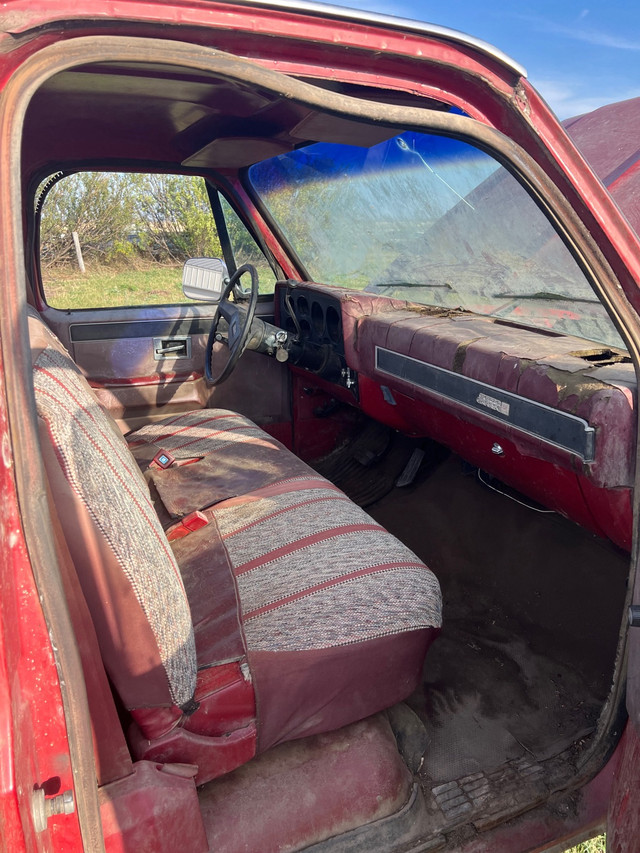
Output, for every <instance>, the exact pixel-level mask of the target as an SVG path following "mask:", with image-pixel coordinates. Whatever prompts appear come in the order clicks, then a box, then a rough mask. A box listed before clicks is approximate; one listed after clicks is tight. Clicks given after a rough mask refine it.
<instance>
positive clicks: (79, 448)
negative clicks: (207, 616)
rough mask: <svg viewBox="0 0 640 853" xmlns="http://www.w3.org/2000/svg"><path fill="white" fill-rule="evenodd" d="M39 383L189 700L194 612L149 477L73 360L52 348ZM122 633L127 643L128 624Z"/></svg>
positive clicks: (42, 407) (84, 492)
mask: <svg viewBox="0 0 640 853" xmlns="http://www.w3.org/2000/svg"><path fill="white" fill-rule="evenodd" d="M34 387H35V393H36V405H37V409H38V414H39V415H40V417H41V418H43V420H44V421H45V422H46V424H47V427H48V431H49V435H50V437H51V441H52V443H53V447H54V450H55V453H56V455H57V458H58V461H59V463H60V466H61V468H62V469H63V471H64V474H65V476H66V478H67V481H68V482H69V484H70V486H71V488H72V490H73V491H74V493H75V494H76V495H77V496H78V497H79V498H80V500H81V501H82V503H83V504H84V506H85V507H86V509H87V511H88V513H89V515H90V516H91V518H92V520H93V523H94V524H95V526H96V527H97V528H98V530H99V531H100V532H101V534H102V536H103V537H104V538H105V540H106V541H107V542H108V543H109V546H110V547H111V549H112V551H113V553H114V555H115V557H116V559H117V562H118V564H119V566H120V568H121V570H122V572H123V573H124V575H125V576H126V578H127V580H128V582H129V584H130V585H131V587H132V589H133V591H134V593H135V597H136V599H137V601H138V604H139V606H140V608H141V609H142V610H143V611H144V614H145V616H146V619H147V620H148V622H149V625H150V626H151V628H152V631H153V634H154V636H155V638H156V641H157V645H158V650H159V652H160V660H161V662H162V666H163V667H164V669H165V672H166V675H167V680H168V683H169V686H170V691H171V697H172V699H173V701H174V702H175V703H176V704H177V705H181V704H184V703H185V702H187V701H189V699H190V698H191V697H192V696H193V692H194V690H195V682H196V653H195V642H194V637H193V629H192V625H191V614H190V611H189V604H188V601H187V597H186V594H185V591H184V587H183V584H182V579H181V576H180V572H179V570H178V566H177V564H176V561H175V558H174V556H173V553H172V551H171V548H170V546H169V543H168V541H167V538H166V536H165V534H164V532H163V530H162V528H161V527H160V524H159V522H158V519H157V516H156V514H155V512H154V510H153V507H152V505H151V502H150V500H149V496H148V493H147V492H146V490H145V485H144V481H143V480H142V479H141V477H140V473H139V471H138V469H137V467H136V466H135V465H134V464H133V460H132V459H131V456H130V454H129V452H128V450H127V447H126V444H125V442H124V441H123V440H118V437H117V436H116V433H115V431H114V430H113V429H112V428H111V426H110V424H109V422H108V419H107V417H106V415H105V414H104V412H103V411H102V409H101V408H100V406H99V405H98V403H97V402H96V400H95V397H94V396H93V394H92V393H91V389H90V388H89V386H88V384H87V382H86V380H85V379H84V377H83V376H82V375H81V373H80V372H79V371H78V369H77V368H76V367H75V365H74V364H73V362H72V361H71V359H70V358H68V357H67V356H65V355H64V354H63V353H62V352H60V351H58V350H57V349H53V348H51V347H47V348H45V349H44V350H43V351H42V352H41V353H40V355H39V356H38V358H37V359H36V362H35V365H34ZM104 606H105V607H110V606H112V603H111V602H107V601H105V602H104ZM111 621H112V623H114V622H115V623H117V622H118V620H117V618H116V619H112V620H111ZM121 631H122V634H121V638H120V639H121V642H122V643H123V644H124V645H126V644H127V635H126V626H122V628H121Z"/></svg>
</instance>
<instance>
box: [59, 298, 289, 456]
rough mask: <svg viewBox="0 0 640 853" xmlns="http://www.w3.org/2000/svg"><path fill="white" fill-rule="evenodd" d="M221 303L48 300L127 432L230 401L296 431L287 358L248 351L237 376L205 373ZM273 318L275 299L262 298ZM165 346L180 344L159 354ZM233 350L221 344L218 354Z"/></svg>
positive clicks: (263, 312) (282, 429)
mask: <svg viewBox="0 0 640 853" xmlns="http://www.w3.org/2000/svg"><path fill="white" fill-rule="evenodd" d="M214 311H215V307H213V306H200V305H174V306H153V307H139V308H113V309H107V310H95V311H90V310H82V311H74V312H62V311H58V310H56V309H53V308H49V307H48V308H45V309H44V311H43V316H44V319H45V321H46V322H47V323H48V324H49V326H50V327H51V328H52V329H53V331H54V332H55V333H56V334H57V335H58V337H59V338H60V339H61V340H62V341H63V343H64V344H65V346H67V348H68V349H69V352H70V353H71V355H72V357H73V358H74V360H75V361H76V363H77V364H78V365H79V367H80V368H81V369H82V370H83V372H84V373H85V375H86V377H87V379H88V380H89V382H90V383H91V385H92V386H93V387H94V389H95V390H96V393H97V395H98V398H99V399H100V402H101V403H102V404H103V405H104V406H105V408H106V409H108V410H109V411H110V413H111V414H112V415H113V417H114V418H115V420H116V421H117V422H118V424H119V426H120V428H121V429H122V431H123V432H128V431H129V430H131V429H136V428H138V427H140V426H142V425H143V424H145V423H149V422H151V421H153V420H157V419H159V418H161V417H167V416H171V415H173V414H177V413H178V412H184V411H190V410H192V409H199V408H203V407H220V408H230V409H233V410H234V411H239V412H241V413H242V414H245V415H247V416H248V417H250V418H252V420H255V421H258V422H259V423H260V424H262V425H265V426H269V425H274V431H275V432H276V433H277V434H278V437H279V438H283V439H284V440H285V441H286V440H287V436H288V435H289V433H290V422H291V414H290V392H289V373H288V370H287V368H286V365H282V364H280V363H279V362H277V361H275V359H271V358H269V357H268V356H265V355H259V354H257V353H250V352H247V353H245V354H244V355H243V356H242V358H241V359H240V362H239V363H238V365H237V366H236V369H235V370H234V372H233V373H232V375H231V376H230V378H229V379H228V380H227V381H226V382H225V383H223V384H222V385H220V386H218V387H216V388H213V389H212V388H209V387H208V386H207V384H206V382H205V380H204V357H205V351H206V343H207V336H208V333H209V328H210V326H211V321H212V316H213V313H214ZM258 313H259V314H260V316H261V317H262V318H263V319H265V320H269V319H272V316H273V306H272V304H271V303H269V302H261V303H260V304H259V310H258ZM159 344H161V345H162V348H166V347H167V346H168V347H172V346H173V345H176V346H178V345H179V346H180V351H179V353H178V357H176V355H175V351H174V350H170V351H169V352H168V353H164V354H159V353H158V350H159V349H161V346H159ZM226 355H227V350H226V348H225V347H224V346H222V345H217V346H216V352H215V354H214V357H215V359H216V360H219V359H223V358H226Z"/></svg>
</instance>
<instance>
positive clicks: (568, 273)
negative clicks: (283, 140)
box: [249, 132, 624, 347]
mask: <svg viewBox="0 0 640 853" xmlns="http://www.w3.org/2000/svg"><path fill="white" fill-rule="evenodd" d="M249 180H250V182H251V184H252V186H253V188H254V190H255V191H256V192H257V194H258V195H259V196H260V198H261V199H262V201H263V202H264V204H265V206H266V207H267V209H268V210H269V212H270V213H271V215H272V216H273V218H274V220H275V221H276V223H277V224H278V226H279V227H280V229H281V230H282V232H283V234H284V236H285V237H286V238H287V240H288V241H289V243H290V244H291V246H292V247H293V249H294V250H295V252H296V253H297V255H298V257H299V258H300V260H301V261H302V263H303V264H304V266H305V268H306V270H307V273H308V274H309V276H310V277H311V278H312V279H313V280H315V281H319V282H324V283H326V284H335V285H341V286H343V287H350V288H357V289H364V290H367V291H372V292H375V293H378V294H381V295H385V296H393V297H398V298H402V299H407V300H410V301H412V302H418V303H421V304H424V305H431V306H436V307H442V308H449V309H456V308H460V309H463V310H467V311H473V312H476V313H481V314H485V315H491V316H495V317H500V318H503V319H507V320H511V321H514V322H518V323H521V324H523V325H528V326H534V327H541V328H548V329H553V330H554V331H556V332H560V333H563V334H572V335H577V336H578V337H582V338H586V339H588V340H592V341H598V342H602V343H605V344H607V345H608V346H616V347H623V346H624V345H623V343H622V341H621V339H620V337H619V335H618V333H617V331H616V330H615V327H614V326H613V323H612V322H611V320H610V318H609V316H608V315H607V313H606V311H605V309H604V307H603V306H602V305H601V303H600V302H599V301H598V299H597V297H596V295H595V293H594V291H593V290H592V288H591V286H590V285H589V282H588V281H587V279H586V278H585V276H584V274H583V272H582V270H581V269H580V267H579V266H578V264H577V262H576V261H575V259H574V258H573V256H572V255H571V253H570V252H569V250H568V249H567V248H566V246H565V245H564V243H563V242H562V240H561V239H560V238H559V237H558V235H557V233H556V232H555V230H554V229H553V227H552V225H551V223H550V222H549V220H548V219H547V218H546V216H545V215H544V214H543V212H542V211H541V210H540V209H539V208H538V206H537V205H536V204H535V202H534V201H533V199H532V198H531V197H530V196H529V195H528V193H527V192H526V191H525V190H524V188H523V187H522V186H521V185H520V184H519V183H518V181H517V180H516V179H515V178H514V177H513V175H511V173H510V172H508V171H507V170H506V169H505V168H504V167H503V166H501V165H500V164H499V163H498V162H497V161H496V160H494V159H493V158H492V157H491V156H490V155H488V154H486V153H485V152H483V151H480V150H478V149H477V148H474V147H473V146H471V145H469V144H468V143H466V142H463V141H461V140H457V139H451V138H448V137H443V136H436V135H434V134H422V133H413V132H406V133H402V134H400V135H398V136H396V137H394V138H392V139H389V140H387V141H386V142H383V143H380V144H378V145H375V146H373V147H371V148H361V147H358V146H350V145H336V144H330V143H317V144H313V145H309V146H307V147H305V148H301V149H298V150H296V151H293V152H291V153H289V154H282V155H280V156H278V157H274V158H272V159H270V160H266V161H264V162H262V163H258V164H256V165H254V166H252V167H251V169H250V170H249Z"/></svg>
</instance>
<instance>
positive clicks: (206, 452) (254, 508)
mask: <svg viewBox="0 0 640 853" xmlns="http://www.w3.org/2000/svg"><path fill="white" fill-rule="evenodd" d="M29 326H30V336H31V349H32V358H33V367H34V389H35V396H36V406H37V411H38V416H39V421H40V431H41V440H42V452H43V458H44V462H45V467H46V470H47V474H48V477H49V480H50V484H51V489H52V492H53V495H54V499H55V505H56V508H57V511H58V513H59V516H60V521H61V524H62V527H63V530H64V533H65V537H66V539H67V541H68V545H69V550H70V552H71V555H72V557H73V561H74V564H75V567H76V571H77V573H78V577H79V581H80V585H81V588H82V590H83V593H84V596H85V598H86V600H87V603H88V605H89V609H90V612H91V615H92V619H93V622H94V625H95V627H96V632H97V636H98V641H99V644H100V650H101V654H102V657H103V660H104V664H105V668H106V669H107V672H108V673H109V676H110V678H111V681H112V683H113V685H114V687H115V689H116V690H117V692H118V693H119V696H120V699H121V700H122V703H123V704H124V706H125V708H126V709H128V711H129V712H130V714H131V719H132V721H133V722H132V725H131V729H130V732H129V742H130V746H131V748H132V750H133V752H134V754H135V755H136V757H138V758H148V759H152V760H156V761H171V762H188V763H193V764H197V765H198V768H199V770H198V776H197V781H198V782H204V781H206V780H208V779H211V778H214V777H216V776H219V775H221V774H222V773H225V772H227V771H229V770H231V769H233V768H234V767H236V766H238V765H240V764H242V763H244V762H245V761H248V760H249V759H250V758H251V757H253V755H255V754H256V752H263V751H264V750H266V749H268V748H269V747H270V746H273V745H274V744H277V743H280V742H283V741H286V740H290V739H293V738H298V737H302V736H305V735H310V734H315V733H319V732H323V731H329V730H332V729H336V728H339V727H341V726H343V725H346V724H347V723H350V722H352V721H354V720H357V719H361V718H363V717H365V716H368V715H370V714H373V713H375V712H377V711H379V710H381V709H382V708H385V707H388V706H390V705H392V704H394V703H396V702H398V701H400V700H402V699H403V698H405V697H406V696H407V695H408V694H409V693H410V692H411V691H412V690H413V689H414V688H415V686H416V683H417V680H418V678H419V675H420V672H421V669H422V664H423V659H424V655H425V653H426V650H427V647H428V645H429V643H430V642H431V640H432V639H433V637H434V636H435V634H436V633H437V631H438V628H439V626H440V619H441V601H440V591H439V587H438V583H437V580H436V579H435V577H434V575H433V574H432V573H431V572H430V570H429V569H428V568H427V567H426V566H425V565H424V564H423V563H422V562H421V561H420V560H419V559H418V558H417V557H416V556H415V555H414V554H413V553H412V552H411V551H409V550H408V549H407V548H406V547H405V546H404V545H402V544H401V543H400V542H399V541H398V540H397V539H395V538H394V537H393V536H391V535H390V534H389V533H388V532H387V531H385V530H384V529H383V528H382V527H380V525H378V524H376V523H375V522H374V521H373V519H371V518H370V517H369V516H368V515H367V514H366V513H364V512H363V511H362V510H361V509H360V508H359V507H357V506H356V505H355V504H353V503H352V502H351V501H350V500H348V498H346V496H345V495H344V494H343V493H342V492H340V491H339V490H338V489H336V488H335V487H334V486H333V485H332V484H330V483H329V482H328V481H326V480H324V479H323V478H321V477H319V476H318V475H317V474H316V473H315V472H313V471H312V469H310V468H309V467H308V466H306V465H305V464H304V463H302V462H301V461H300V460H299V459H297V458H296V457H294V456H293V455H292V454H291V453H290V452H289V451H287V450H286V449H285V448H284V447H283V446H282V445H281V444H279V442H277V441H275V439H273V438H272V437H270V436H269V435H268V434H266V433H265V432H264V431H263V430H261V429H260V428H258V427H257V426H256V425H255V424H253V423H252V422H251V421H249V420H248V419H246V418H244V417H242V416H241V415H237V414H235V413H232V412H226V411H223V410H202V411H198V412H189V413H185V414H181V415H178V416H176V417H174V418H171V419H166V420H164V421H161V422H159V423H155V424H153V425H151V426H148V427H144V428H142V429H141V430H138V431H137V432H136V433H134V434H132V435H130V436H129V437H128V442H129V446H127V443H126V441H125V440H124V439H123V438H122V436H121V434H120V432H119V430H118V428H117V425H116V424H115V423H114V422H113V421H112V419H111V418H110V417H109V416H108V415H107V414H106V413H105V412H104V411H103V410H102V409H101V407H100V406H99V404H98V402H97V400H96V398H95V396H94V394H93V392H92V390H91V388H90V387H89V385H88V383H87V382H86V380H85V379H84V377H83V376H82V374H81V373H80V371H79V370H78V368H77V367H76V365H75V364H74V363H73V361H72V359H71V358H70V356H69V355H68V353H67V352H66V350H65V349H64V348H63V347H62V345H61V344H60V342H59V341H58V340H57V338H55V337H54V336H53V335H52V334H51V332H50V331H49V330H48V329H47V327H46V326H45V325H44V324H43V323H42V321H41V320H40V319H39V318H38V317H37V316H36V315H35V314H31V315H30V317H29ZM159 450H162V451H164V452H167V453H170V454H171V456H172V457H173V458H174V459H175V462H174V463H173V464H172V465H171V467H169V468H167V469H161V468H158V467H157V464H155V463H154V462H153V461H152V460H153V459H154V457H155V456H156V455H157V453H158V451H159ZM142 472H144V474H143V473H142ZM194 511H199V513H200V514H199V515H198V516H197V517H198V519H199V522H198V523H199V524H201V525H202V526H200V527H199V528H198V529H194V530H193V531H191V532H189V531H188V530H187V529H186V528H185V527H184V519H185V517H187V518H188V517H190V516H191V517H193V516H192V513H194ZM205 521H206V523H204V522H205ZM163 528H164V529H163ZM165 529H166V531H167V532H165ZM175 536H178V537H179V538H174V537H175ZM170 539H171V540H173V541H170Z"/></svg>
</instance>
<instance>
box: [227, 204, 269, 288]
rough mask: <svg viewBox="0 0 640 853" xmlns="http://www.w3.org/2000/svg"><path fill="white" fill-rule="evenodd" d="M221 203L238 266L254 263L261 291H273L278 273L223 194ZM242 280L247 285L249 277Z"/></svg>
mask: <svg viewBox="0 0 640 853" xmlns="http://www.w3.org/2000/svg"><path fill="white" fill-rule="evenodd" d="M220 203H221V206H222V212H223V214H224V219H225V222H226V225H227V231H228V233H229V242H230V243H231V251H232V252H233V257H234V260H235V263H236V268H238V267H241V266H243V265H244V264H253V266H254V267H255V268H256V270H257V271H258V279H259V282H260V293H273V291H274V288H275V283H276V275H275V273H274V271H273V270H272V269H271V267H270V266H269V262H268V261H267V259H266V258H265V256H264V254H263V252H262V250H261V249H260V247H259V246H258V244H257V243H256V241H255V240H254V239H253V236H252V235H251V234H250V233H249V231H247V229H246V227H245V225H244V222H243V221H242V220H241V219H240V217H239V216H238V214H237V213H236V212H235V210H234V209H233V208H232V207H231V205H230V204H229V202H228V201H227V200H226V198H224V196H222V195H221V196H220ZM242 281H243V283H244V284H245V285H247V284H248V281H249V279H248V277H246V278H245V277H243V279H242Z"/></svg>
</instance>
